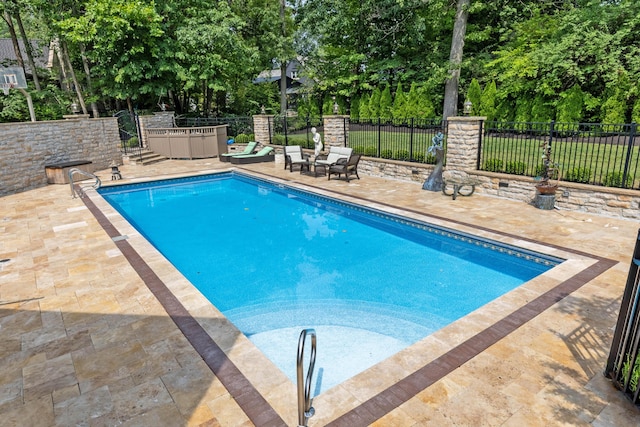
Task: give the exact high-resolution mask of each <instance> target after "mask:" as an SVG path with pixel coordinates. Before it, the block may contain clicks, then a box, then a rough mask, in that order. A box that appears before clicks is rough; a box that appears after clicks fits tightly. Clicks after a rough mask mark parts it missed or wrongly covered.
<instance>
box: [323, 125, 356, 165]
mask: <svg viewBox="0 0 640 427" xmlns="http://www.w3.org/2000/svg"><path fill="white" fill-rule="evenodd" d="M322 120H323V127H324V131H323V132H324V141H322V142H323V144H324V150H325V151H328V150H329V147H348V146H349V116H337V115H336V116H324V117H323V119H322ZM358 167H360V165H358Z"/></svg>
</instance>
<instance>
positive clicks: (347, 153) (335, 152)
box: [316, 147, 353, 166]
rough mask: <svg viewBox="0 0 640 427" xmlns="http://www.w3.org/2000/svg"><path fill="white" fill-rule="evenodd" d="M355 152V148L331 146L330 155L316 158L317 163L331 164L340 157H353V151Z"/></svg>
mask: <svg viewBox="0 0 640 427" xmlns="http://www.w3.org/2000/svg"><path fill="white" fill-rule="evenodd" d="M352 152H353V148H349V147H331V148H329V155H327V158H326V159H320V158H319V159H316V164H319V165H327V166H331V165H332V164H334V163H335V162H337V161H338V159H341V158H344V159H349V157H351V153H352Z"/></svg>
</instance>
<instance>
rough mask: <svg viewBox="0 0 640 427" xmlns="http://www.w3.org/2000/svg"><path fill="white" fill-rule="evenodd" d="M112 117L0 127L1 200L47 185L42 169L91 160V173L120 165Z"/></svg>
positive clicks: (117, 135)
mask: <svg viewBox="0 0 640 427" xmlns="http://www.w3.org/2000/svg"><path fill="white" fill-rule="evenodd" d="M119 147H120V138H119V134H118V120H117V119H116V118H115V117H107V118H98V119H85V118H77V119H76V118H73V119H71V120H50V121H42V122H23V123H3V124H0V153H1V155H0V196H5V195H7V194H13V193H19V192H22V191H26V190H30V189H33V188H38V187H42V186H45V185H47V175H46V173H45V169H44V165H45V164H50V163H59V162H66V161H71V160H90V161H91V162H93V164H92V166H93V168H94V170H100V169H107V168H109V166H110V165H111V163H112V162H114V161H116V162H119V163H120V164H121V163H122V156H121V154H120V148H119Z"/></svg>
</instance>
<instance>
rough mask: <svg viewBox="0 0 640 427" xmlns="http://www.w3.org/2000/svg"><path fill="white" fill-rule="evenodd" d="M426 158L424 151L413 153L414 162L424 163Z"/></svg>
mask: <svg viewBox="0 0 640 427" xmlns="http://www.w3.org/2000/svg"><path fill="white" fill-rule="evenodd" d="M424 158H425V156H424V153H413V161H414V162H419V163H424Z"/></svg>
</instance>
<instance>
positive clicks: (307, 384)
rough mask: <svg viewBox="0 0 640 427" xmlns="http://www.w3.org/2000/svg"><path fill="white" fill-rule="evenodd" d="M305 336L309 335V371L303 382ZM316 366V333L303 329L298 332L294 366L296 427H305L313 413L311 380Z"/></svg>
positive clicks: (312, 330)
mask: <svg viewBox="0 0 640 427" xmlns="http://www.w3.org/2000/svg"><path fill="white" fill-rule="evenodd" d="M307 334H309V335H311V358H310V359H309V370H308V371H307V380H306V381H303V379H302V378H303V376H304V372H303V371H304V368H303V366H302V361H303V356H304V344H305V342H306V340H307ZM315 364H316V331H315V330H314V329H304V330H303V331H302V332H300V338H299V339H298V360H297V364H296V374H297V379H298V427H306V425H307V422H309V418H311V417H312V416H313V415H314V414H315V413H316V411H315V409H313V407H312V406H311V380H312V378H313V368H314V366H315Z"/></svg>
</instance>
